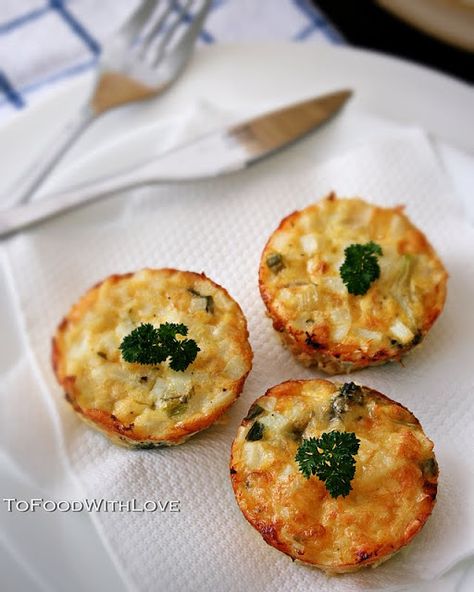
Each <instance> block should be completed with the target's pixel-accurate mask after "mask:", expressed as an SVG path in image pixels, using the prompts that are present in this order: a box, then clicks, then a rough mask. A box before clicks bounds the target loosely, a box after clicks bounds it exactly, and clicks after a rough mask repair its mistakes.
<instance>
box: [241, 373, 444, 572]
mask: <svg viewBox="0 0 474 592" xmlns="http://www.w3.org/2000/svg"><path fill="white" fill-rule="evenodd" d="M334 431H338V432H343V433H347V432H349V433H353V434H355V437H356V438H357V439H358V440H359V449H358V452H357V454H356V455H355V456H354V458H355V474H354V477H353V479H352V481H351V487H352V489H351V490H350V491H349V493H348V494H347V495H346V496H344V495H340V496H338V497H332V496H331V495H330V493H329V491H328V489H327V488H326V485H325V482H323V481H322V480H320V479H319V477H318V476H316V475H311V476H310V477H309V478H307V477H306V476H305V475H304V474H303V473H302V472H301V470H300V467H299V464H298V462H297V461H296V459H295V456H296V454H297V451H298V449H299V447H300V446H301V445H302V443H303V442H305V443H307V442H308V440H309V439H310V438H320V437H321V435H322V434H323V433H326V432H334ZM346 435H348V434H346ZM230 473H231V480H232V486H233V488H234V493H235V496H236V499H237V503H238V504H239V506H240V509H241V510H242V512H243V514H244V516H245V517H246V519H247V520H248V521H249V522H250V524H252V526H253V527H254V528H256V529H257V530H258V531H259V532H260V534H261V535H262V537H263V538H264V540H265V541H266V542H267V543H268V544H270V545H272V546H273V547H275V548H277V549H279V550H280V551H282V552H283V553H286V554H287V555H289V556H290V557H292V558H293V559H298V560H300V561H302V562H305V563H308V564H312V565H314V566H316V567H318V568H320V569H322V570H324V571H326V572H328V573H338V572H348V571H355V570H357V569H359V568H360V567H363V566H370V565H372V566H374V565H375V564H379V563H381V562H382V561H385V560H386V559H388V558H389V557H390V556H391V555H392V554H393V553H395V552H396V551H398V550H399V549H400V548H401V547H403V546H404V545H406V544H407V543H409V542H410V541H411V539H412V538H413V537H414V536H415V535H416V534H417V532H419V530H420V529H421V528H422V526H423V525H424V523H425V522H426V520H427V518H428V516H429V515H430V513H431V511H432V509H433V506H434V504H435V500H436V491H437V482H438V466H437V463H436V459H435V456H434V453H433V444H432V442H431V441H430V440H429V439H428V438H427V437H426V436H425V434H424V433H423V430H422V428H421V425H420V423H419V421H418V420H417V419H416V417H414V415H413V414H412V413H410V411H408V410H407V409H405V407H403V406H402V405H400V404H399V403H396V402H395V401H392V400H391V399H389V398H388V397H386V396H384V395H382V394H381V393H379V392H377V391H375V390H373V389H371V388H368V387H364V386H359V385H356V384H354V383H347V384H345V385H343V384H341V383H333V382H330V381H328V380H295V381H288V382H284V383H282V384H279V385H278V386H275V387H273V388H271V389H269V390H268V391H267V392H266V394H265V395H264V396H263V397H260V398H259V399H257V400H256V401H255V403H254V404H253V405H252V407H251V408H250V410H249V413H248V414H247V417H246V418H245V419H244V420H243V421H242V424H241V426H240V428H239V430H238V432H237V436H236V438H235V440H234V443H233V446H232V457H231V463H230Z"/></svg>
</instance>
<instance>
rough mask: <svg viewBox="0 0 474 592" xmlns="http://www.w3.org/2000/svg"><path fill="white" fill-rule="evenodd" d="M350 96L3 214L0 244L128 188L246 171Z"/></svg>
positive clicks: (273, 117)
mask: <svg viewBox="0 0 474 592" xmlns="http://www.w3.org/2000/svg"><path fill="white" fill-rule="evenodd" d="M351 96H352V91H350V90H341V91H337V92H333V93H330V94H327V95H323V96H319V97H316V98H312V99H309V100H307V101H303V102H301V103H297V104H294V105H290V106H287V107H283V108H282V109H278V110H276V111H272V112H270V113H265V114H263V115H260V116H257V117H255V118H253V119H250V120H248V121H245V122H242V123H239V124H237V125H233V126H230V127H229V128H227V129H224V130H220V131H217V132H213V133H210V134H207V135H205V136H202V137H201V138H198V139H197V140H194V141H192V142H190V143H188V144H186V145H184V146H178V147H177V148H173V149H172V150H169V151H167V152H166V153H163V154H161V155H158V156H156V157H154V158H153V159H152V160H150V161H148V162H147V163H145V164H142V165H139V166H138V167H134V168H133V170H130V171H126V172H124V173H120V174H117V175H113V176H110V177H107V178H105V179H99V180H98V181H95V182H92V183H89V184H86V185H81V186H78V187H73V188H71V189H68V190H65V191H62V192H60V193H57V194H55V195H52V196H50V197H48V198H44V199H41V200H38V201H35V202H30V203H28V204H25V205H21V206H16V207H13V208H10V209H8V210H2V211H0V238H3V237H5V236H8V235H10V234H12V233H14V232H17V231H18V230H20V229H22V228H26V227H28V226H32V225H33V224H37V223H38V222H41V221H42V220H45V219H47V218H51V217H53V216H57V215H58V214H60V213H63V212H66V211H69V210H72V209H74V208H78V207H80V206H83V205H85V204H88V203H91V202H93V201H97V200H98V199H101V198H103V197H106V196H111V195H112V194H113V193H115V192H119V191H123V190H125V189H129V188H131V187H136V186H140V185H148V184H152V183H172V182H180V181H193V180H198V179H204V178H209V177H216V176H219V175H223V174H226V173H230V172H235V171H239V170H242V169H245V168H247V167H248V166H250V165H252V164H254V163H256V162H258V161H260V160H262V159H263V158H265V157H267V156H269V155H271V154H273V153H275V152H277V151H278V150H281V149H283V148H285V147H286V146H289V145H290V144H292V143H294V142H295V141H296V140H298V139H300V138H303V137H304V136H306V135H308V134H309V133H310V132H311V131H313V130H315V129H317V128H318V127H320V126H321V125H322V124H323V123H325V122H326V121H328V120H329V119H331V118H332V117H333V116H334V115H336V114H337V113H338V112H339V111H340V110H341V109H342V107H343V106H344V105H345V103H346V102H347V100H348V99H349V98H350V97H351Z"/></svg>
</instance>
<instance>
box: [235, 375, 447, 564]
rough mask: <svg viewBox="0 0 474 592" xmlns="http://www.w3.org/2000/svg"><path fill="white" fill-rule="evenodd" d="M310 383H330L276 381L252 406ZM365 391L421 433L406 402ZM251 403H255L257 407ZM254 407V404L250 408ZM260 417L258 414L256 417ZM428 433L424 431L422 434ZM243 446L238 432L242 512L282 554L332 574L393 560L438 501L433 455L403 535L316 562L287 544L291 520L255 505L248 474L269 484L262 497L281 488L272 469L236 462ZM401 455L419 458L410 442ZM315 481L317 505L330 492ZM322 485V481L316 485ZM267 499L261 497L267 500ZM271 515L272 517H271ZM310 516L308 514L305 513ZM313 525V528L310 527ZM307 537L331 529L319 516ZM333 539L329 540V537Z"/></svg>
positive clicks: (238, 493) (340, 507)
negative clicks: (336, 559) (350, 554)
mask: <svg viewBox="0 0 474 592" xmlns="http://www.w3.org/2000/svg"><path fill="white" fill-rule="evenodd" d="M311 382H328V381H322V380H321V381H313V380H288V381H285V382H283V383H281V384H279V385H277V386H274V387H272V388H270V389H268V390H267V391H266V393H265V395H264V396H262V397H260V398H258V399H257V400H256V401H255V402H254V403H253V405H255V404H258V403H259V402H261V401H262V400H264V398H265V397H267V396H270V397H274V398H291V397H292V396H293V395H295V394H297V393H298V392H299V390H298V389H299V386H303V385H305V384H309V383H311ZM363 388H364V390H365V392H366V393H368V394H369V396H370V397H373V399H374V400H375V401H380V402H386V403H388V404H389V405H390V406H391V409H393V414H394V418H397V416H398V414H400V417H402V416H403V414H404V413H406V414H408V415H409V417H410V418H411V419H410V423H412V424H413V425H414V426H416V427H417V428H419V430H420V431H421V432H422V433H423V431H422V428H421V424H420V422H419V420H418V419H417V418H416V417H415V416H414V415H413V413H411V412H410V411H409V410H408V409H407V408H406V407H404V406H403V405H401V404H400V403H397V402H395V401H393V400H392V399H390V398H389V397H387V396H386V395H384V394H382V393H380V392H378V391H376V390H375V389H370V388H368V387H363ZM253 405H252V406H253ZM250 409H252V407H251V408H250ZM257 419H258V417H257ZM253 421H254V419H246V418H244V420H243V421H242V423H241V426H243V427H244V428H248V426H249V425H250V424H252V423H253ZM423 435H424V434H423ZM424 437H425V439H426V441H427V442H429V443H430V444H431V445H432V443H431V442H430V440H429V439H428V438H426V436H424ZM240 445H241V437H240V435H238V437H237V438H236V439H235V440H234V442H233V445H232V450H231V458H230V479H231V483H232V488H233V490H234V495H235V497H236V500H237V503H238V505H239V507H240V510H241V511H242V513H243V515H244V517H245V518H246V520H247V521H248V522H249V523H250V524H251V525H252V526H253V527H254V528H255V529H256V530H257V531H258V532H259V533H260V534H261V536H262V537H263V539H264V540H265V542H266V543H268V544H269V545H271V546H272V547H275V548H276V549H278V550H279V551H281V552H282V553H285V554H286V555H288V556H289V557H291V558H292V559H293V560H296V561H299V562H302V563H305V564H309V565H311V566H313V567H317V568H319V569H321V570H323V571H325V572H326V573H328V574H329V575H332V574H343V573H351V572H355V571H358V570H359V569H361V568H363V567H376V566H378V565H380V564H381V563H383V562H384V561H387V560H388V559H390V558H391V557H392V556H393V555H394V554H395V553H397V552H398V551H399V550H400V549H401V548H403V547H404V546H406V545H408V544H409V543H410V542H411V541H412V539H413V538H414V537H415V536H416V534H418V532H419V531H420V530H421V529H422V527H423V526H424V524H425V523H426V521H427V519H428V518H429V516H430V515H431V513H432V511H433V508H434V506H435V503H436V495H437V487H438V476H439V471H438V466H437V464H436V459H435V457H434V454H433V456H432V458H433V461H434V466H435V467H436V468H435V471H434V472H433V474H428V475H424V474H423V475H422V478H421V479H422V482H421V483H420V486H419V490H420V494H421V493H422V494H424V496H425V497H424V499H423V502H422V504H421V505H420V506H419V507H418V508H417V509H416V511H414V512H413V514H412V516H410V518H409V520H407V524H406V528H405V530H404V532H403V533H402V535H401V536H399V537H398V538H396V539H389V538H387V539H386V540H380V541H373V540H370V538H367V540H366V541H365V542H361V543H360V544H359V546H358V548H357V551H356V552H355V553H354V554H353V558H352V560H351V561H346V562H343V563H337V562H331V563H318V562H317V561H316V560H314V559H313V558H311V556H309V555H307V554H306V550H304V551H301V550H296V549H295V547H292V546H291V545H289V544H288V542H286V541H285V540H283V537H282V533H283V532H285V533H288V529H289V528H291V526H290V525H289V524H288V523H285V521H284V520H281V519H276V518H273V519H272V520H270V521H269V520H268V519H266V516H265V515H263V513H262V510H261V508H260V509H259V508H255V507H254V506H252V502H249V500H248V487H249V482H248V480H249V478H250V477H251V478H258V483H259V487H260V491H261V492H262V488H265V492H263V493H260V498H259V499H260V500H261V499H262V498H264V497H267V496H268V498H272V499H273V497H274V495H275V494H276V489H275V491H273V488H278V485H277V484H276V482H275V481H274V477H275V475H273V474H272V471H271V469H269V470H267V471H265V470H261V471H255V470H253V471H250V472H248V471H246V470H245V467H244V466H242V461H240V463H239V461H238V459H239V458H240V459H241V457H240V451H239V450H238V448H239V446H240ZM402 454H403V455H404V456H405V457H406V458H408V459H410V460H412V461H413V464H415V463H416V462H418V459H417V458H416V456H415V455H414V452H413V450H412V449H411V448H410V446H409V445H407V447H406V450H403V451H402ZM292 460H293V458H288V459H287V461H288V462H291V461H292ZM403 478H406V479H407V486H410V487H412V486H413V484H412V482H411V480H412V479H413V476H412V475H409V474H407V475H406V477H404V476H403V474H402V476H401V479H403ZM311 481H312V482H313V483H312V485H313V486H314V488H313V491H312V493H311V497H312V501H311V504H312V505H313V506H314V507H315V508H316V507H317V506H318V504H324V503H325V500H327V499H328V498H329V494H328V493H327V492H325V491H321V490H322V489H324V488H323V487H321V484H320V483H317V481H318V480H317V478H315V477H312V478H310V479H309V481H308V484H307V485H310V484H311ZM317 485H318V486H317ZM349 495H351V494H349ZM346 499H349V498H339V500H340V502H339V504H338V511H341V512H342V511H343V509H344V503H345V500H346ZM287 502H288V503H289V504H291V501H290V500H287ZM264 504H265V502H264V501H263V505H264ZM373 511H374V512H375V511H377V508H374V510H373ZM267 518H268V517H267ZM305 518H306V519H307V516H306V517H305ZM308 530H309V532H308ZM388 531H389V525H388V524H387V532H388ZM305 532H307V534H308V536H309V537H313V536H314V537H316V538H318V537H322V538H324V537H327V535H328V533H327V532H326V529H325V528H324V526H322V525H321V524H319V523H318V520H315V523H314V525H312V526H311V527H310V528H309V529H307V530H306V531H305ZM360 538H361V539H363V533H361V537H360ZM329 540H330V539H329ZM337 543H338V544H339V543H342V541H337ZM331 544H334V541H333V540H331Z"/></svg>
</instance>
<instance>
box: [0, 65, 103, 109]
mask: <svg viewBox="0 0 474 592" xmlns="http://www.w3.org/2000/svg"><path fill="white" fill-rule="evenodd" d="M96 64H97V60H96V59H95V58H94V59H92V60H88V61H87V62H83V63H81V64H76V65H75V66H70V67H69V68H65V69H64V70H61V71H60V72H56V73H55V74H52V75H51V76H48V77H47V78H43V79H42V80H40V81H38V82H34V83H32V84H28V85H26V86H23V87H22V88H20V92H21V94H22V95H25V94H28V93H30V92H34V91H36V90H39V89H40V88H42V87H43V86H48V85H49V84H52V83H54V82H58V81H59V80H66V79H68V78H72V77H73V76H76V75H77V74H82V73H83V72H87V70H90V69H91V68H92V67H94V66H95V65H96ZM2 90H4V89H3V87H2V84H1V72H0V91H2ZM20 99H21V100H22V102H23V104H24V101H23V99H22V98H21V96H20ZM6 102H7V100H6V99H3V100H2V99H0V107H1V106H2V105H4V104H5V103H6Z"/></svg>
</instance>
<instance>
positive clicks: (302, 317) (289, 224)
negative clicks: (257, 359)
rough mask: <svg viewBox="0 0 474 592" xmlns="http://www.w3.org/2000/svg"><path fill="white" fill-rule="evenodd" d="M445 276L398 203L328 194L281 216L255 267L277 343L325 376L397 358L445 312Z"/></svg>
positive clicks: (416, 343) (439, 263) (431, 251)
mask: <svg viewBox="0 0 474 592" xmlns="http://www.w3.org/2000/svg"><path fill="white" fill-rule="evenodd" d="M446 284H447V273H446V271H445V269H444V267H443V264H442V263H441V261H440V259H439V258H438V256H437V255H436V253H435V251H434V249H433V247H432V246H431V245H430V244H429V242H428V240H427V239H426V237H425V236H424V234H423V233H422V232H421V231H420V230H418V229H417V228H416V227H415V226H414V225H413V224H412V223H411V222H410V220H409V219H408V218H407V216H406V215H405V214H404V213H403V208H402V207H396V208H382V207H378V206H375V205H373V204H369V203H366V202H365V201H363V200H361V199H339V198H337V197H336V196H335V195H334V194H331V195H329V196H328V197H327V198H326V199H324V200H322V201H320V202H319V203H316V204H314V205H311V206H309V207H307V208H305V209H304V210H301V211H298V212H294V213H293V214H291V215H289V216H288V217H287V218H285V219H284V220H283V221H282V222H281V224H280V225H279V227H278V228H277V229H276V230H275V232H274V233H273V234H272V235H271V237H270V239H269V240H268V242H267V244H266V246H265V249H264V251H263V254H262V258H261V262H260V270H259V285H260V293H261V295H262V298H263V301H264V303H265V305H266V307H267V311H268V314H269V316H270V317H271V319H272V320H273V326H274V328H275V329H276V331H278V332H279V333H280V335H281V337H282V340H283V342H284V343H285V344H286V345H287V346H288V347H289V348H290V349H291V351H292V352H293V353H294V354H295V356H296V357H297V359H298V360H299V361H300V362H302V363H303V364H305V365H308V366H309V365H316V366H318V367H319V368H320V369H321V370H323V371H325V372H327V373H329V374H336V373H341V372H351V371H353V370H357V369H360V368H364V367H366V366H371V365H376V364H381V363H384V362H388V361H395V360H400V358H401V357H402V355H403V354H405V353H406V352H408V351H409V350H411V349H412V348H413V347H415V346H416V345H418V344H419V343H420V342H421V341H422V340H423V338H424V337H425V335H426V334H427V332H428V331H429V329H430V328H431V326H432V325H433V323H434V322H435V320H436V319H437V317H438V316H439V314H440V313H441V311H442V309H443V306H444V302H445V298H446ZM364 290H366V291H365V292H364Z"/></svg>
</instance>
